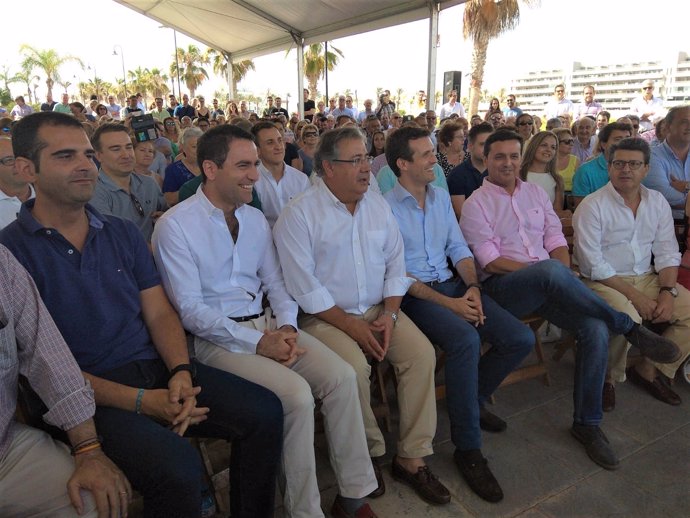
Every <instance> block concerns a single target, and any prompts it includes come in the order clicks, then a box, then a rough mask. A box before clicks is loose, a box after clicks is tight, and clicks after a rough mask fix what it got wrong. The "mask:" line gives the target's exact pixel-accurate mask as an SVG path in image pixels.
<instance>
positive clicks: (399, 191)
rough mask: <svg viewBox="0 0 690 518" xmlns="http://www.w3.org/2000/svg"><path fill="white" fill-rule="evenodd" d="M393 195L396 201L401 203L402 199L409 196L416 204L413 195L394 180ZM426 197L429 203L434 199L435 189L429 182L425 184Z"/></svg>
mask: <svg viewBox="0 0 690 518" xmlns="http://www.w3.org/2000/svg"><path fill="white" fill-rule="evenodd" d="M393 196H395V199H396V201H397V202H398V203H403V202H404V200H406V199H408V198H410V199H411V200H412V201H413V202H414V204H415V206H417V205H418V203H417V200H416V199H415V197H414V196H412V194H410V192H409V191H408V190H407V189H405V188H404V187H403V186H402V185H400V182H395V185H394V186H393ZM426 197H427V198H428V199H429V201H430V202H431V203H433V202H434V200H435V199H436V191H435V190H434V188H433V186H432V185H431V184H427V186H426Z"/></svg>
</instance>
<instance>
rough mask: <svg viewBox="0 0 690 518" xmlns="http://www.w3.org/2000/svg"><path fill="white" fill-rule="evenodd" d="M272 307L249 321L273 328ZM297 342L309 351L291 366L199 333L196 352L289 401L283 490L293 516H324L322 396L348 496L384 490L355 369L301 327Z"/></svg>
mask: <svg viewBox="0 0 690 518" xmlns="http://www.w3.org/2000/svg"><path fill="white" fill-rule="evenodd" d="M274 323H275V320H274V319H272V318H270V310H267V313H266V315H265V316H263V317H259V318H257V319H254V320H252V321H250V322H244V323H242V324H241V325H244V326H247V327H253V328H255V329H257V330H258V331H263V330H264V329H267V328H268V329H272V328H273V327H275V324H274ZM297 344H298V345H299V346H300V347H302V348H304V349H306V351H307V352H306V353H304V354H303V355H302V356H300V358H299V359H298V360H297V361H296V362H295V363H294V364H293V365H292V366H290V368H288V367H285V366H283V365H281V364H280V363H278V362H276V361H274V360H272V359H270V358H266V357H264V356H259V355H256V354H241V353H233V352H230V351H228V350H226V349H223V348H222V347H220V346H218V345H215V344H213V343H211V342H208V341H206V340H203V339H201V338H199V337H196V339H195V350H196V357H197V359H198V360H199V361H201V362H202V363H204V364H206V365H210V366H211V367H215V368H217V369H221V370H224V371H226V372H231V373H232V374H235V375H237V376H240V377H242V378H244V379H247V380H249V381H252V382H254V383H256V384H258V385H261V386H263V387H266V388H268V389H269V390H271V391H273V392H274V393H275V394H276V396H278V398H279V399H280V401H281V403H282V404H283V413H284V432H283V437H284V439H283V458H282V463H281V468H282V469H281V481H280V482H281V489H283V501H284V504H285V514H286V516H289V517H300V518H317V517H320V516H323V512H322V511H321V506H320V495H319V487H318V485H317V481H316V460H315V455H314V398H318V399H320V400H321V413H322V414H323V416H324V427H325V431H326V438H327V440H328V453H329V456H330V461H331V466H332V467H333V471H334V472H335V476H336V481H337V483H338V493H339V494H340V495H342V496H344V497H349V498H361V497H364V496H366V495H368V494H369V493H371V492H372V491H373V490H374V489H376V487H377V484H376V477H375V476H374V469H373V467H372V465H371V461H370V459H369V454H368V451H367V442H366V437H365V435H364V425H363V423H362V417H361V410H360V406H359V398H358V396H357V384H356V380H355V373H354V371H353V370H352V368H351V367H350V366H349V365H348V364H347V363H345V362H344V361H343V360H341V359H340V358H339V357H338V355H336V354H334V353H333V352H332V351H331V350H330V349H328V348H327V347H326V346H324V344H322V343H321V342H319V341H318V340H317V339H316V338H314V337H312V336H309V334H307V333H305V332H303V331H300V334H299V338H298V339H297Z"/></svg>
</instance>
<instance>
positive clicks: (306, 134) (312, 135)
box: [304, 131, 319, 138]
mask: <svg viewBox="0 0 690 518" xmlns="http://www.w3.org/2000/svg"><path fill="white" fill-rule="evenodd" d="M318 136H319V134H318V133H314V132H313V131H309V132H307V133H305V134H304V138H309V137H318Z"/></svg>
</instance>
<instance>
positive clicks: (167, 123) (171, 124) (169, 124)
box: [165, 122, 175, 126]
mask: <svg viewBox="0 0 690 518" xmlns="http://www.w3.org/2000/svg"><path fill="white" fill-rule="evenodd" d="M165 125H166V126H174V125H175V123H174V122H166V123H165Z"/></svg>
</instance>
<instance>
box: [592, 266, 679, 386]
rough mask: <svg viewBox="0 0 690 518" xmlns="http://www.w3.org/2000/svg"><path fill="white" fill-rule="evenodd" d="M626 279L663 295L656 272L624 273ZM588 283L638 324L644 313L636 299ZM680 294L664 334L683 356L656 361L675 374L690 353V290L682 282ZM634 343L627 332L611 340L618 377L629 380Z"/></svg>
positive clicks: (651, 293) (652, 295)
mask: <svg viewBox="0 0 690 518" xmlns="http://www.w3.org/2000/svg"><path fill="white" fill-rule="evenodd" d="M620 278H621V279H622V280H624V281H625V282H627V283H628V284H630V285H632V286H633V287H634V288H635V289H636V290H638V291H640V292H642V293H644V294H645V295H646V296H648V297H650V298H652V299H656V298H657V297H658V296H659V277H658V275H656V274H655V273H647V274H644V275H629V276H621V277H620ZM585 283H586V284H587V286H589V287H590V288H591V289H592V290H594V291H595V292H596V293H597V294H598V295H600V296H601V298H603V299H604V300H605V301H606V302H608V303H609V305H610V306H611V307H612V308H614V309H616V310H618V311H621V312H623V313H627V314H628V315H630V318H632V319H633V320H634V321H635V322H637V323H638V324H639V323H641V322H642V317H640V314H639V313H638V312H637V310H636V309H635V306H633V304H632V302H630V301H629V300H628V298H627V297H626V296H625V295H623V294H622V293H621V292H620V291H617V290H614V289H613V288H609V287H608V286H604V285H603V284H602V283H600V282H596V281H589V280H586V281H585ZM676 289H677V290H678V297H677V298H676V299H674V301H673V316H672V318H671V322H673V324H672V325H671V326H670V327H669V328H668V329H667V330H666V331H664V337H666V338H668V339H669V340H671V341H673V342H674V343H675V344H676V345H678V347H679V348H680V350H681V351H682V353H683V354H682V355H681V359H680V360H678V361H677V362H675V363H654V366H655V367H656V368H657V369H658V370H659V371H660V372H661V373H662V374H664V375H666V376H668V377H669V378H673V377H674V376H675V375H676V371H677V370H678V367H680V365H681V364H682V363H683V362H684V361H685V359H686V358H687V357H688V355H690V291H688V290H687V289H685V288H684V287H683V286H681V285H680V284H676ZM628 349H630V344H629V343H628V342H627V341H626V339H625V337H624V336H623V335H618V336H614V337H613V338H611V340H610V341H609V367H608V369H609V373H610V375H611V377H612V378H613V379H614V380H615V381H625V365H626V361H627V356H628Z"/></svg>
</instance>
